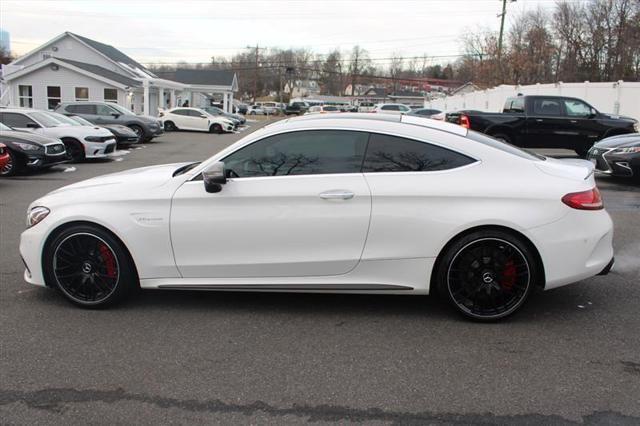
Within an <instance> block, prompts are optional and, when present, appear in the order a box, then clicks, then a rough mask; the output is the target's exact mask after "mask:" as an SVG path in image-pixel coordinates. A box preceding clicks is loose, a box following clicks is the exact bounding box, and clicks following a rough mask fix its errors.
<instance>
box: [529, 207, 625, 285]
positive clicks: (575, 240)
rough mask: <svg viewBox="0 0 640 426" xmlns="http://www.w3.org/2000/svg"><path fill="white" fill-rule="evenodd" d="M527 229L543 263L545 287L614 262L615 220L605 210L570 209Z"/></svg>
mask: <svg viewBox="0 0 640 426" xmlns="http://www.w3.org/2000/svg"><path fill="white" fill-rule="evenodd" d="M528 232H529V235H530V237H531V239H532V241H533V243H534V244H535V245H536V247H537V248H538V251H539V252H540V256H541V258H542V262H543V264H544V272H545V278H546V284H545V290H548V289H552V288H556V287H561V286H563V285H567V284H571V283H574V282H577V281H580V280H584V279H586V278H590V277H593V276H595V275H598V274H600V273H602V272H605V270H606V269H607V266H609V264H611V262H612V259H613V222H612V221H611V218H610V217H609V214H608V213H607V212H606V210H597V211H581V210H573V209H571V210H570V211H569V213H568V214H567V215H565V216H564V217H563V218H562V219H560V220H559V221H556V222H553V223H551V224H548V225H544V226H540V227H537V228H533V229H530V230H528ZM611 265H612V264H611ZM606 272H608V270H607V271H606Z"/></svg>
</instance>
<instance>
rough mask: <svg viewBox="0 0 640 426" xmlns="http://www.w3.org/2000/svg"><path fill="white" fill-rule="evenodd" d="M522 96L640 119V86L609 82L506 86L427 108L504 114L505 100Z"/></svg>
mask: <svg viewBox="0 0 640 426" xmlns="http://www.w3.org/2000/svg"><path fill="white" fill-rule="evenodd" d="M518 93H522V94H523V95H548V96H570V97H574V98H580V99H583V100H585V101H587V102H588V103H590V104H591V105H593V106H594V107H595V108H596V109H597V110H598V111H600V112H605V113H612V114H619V115H626V116H629V117H633V118H635V119H637V120H640V83H633V82H626V81H616V82H607V83H590V82H588V81H585V82H584V83H562V82H558V83H551V84H532V85H530V86H508V85H502V86H498V87H494V88H492V89H486V90H479V91H476V92H472V93H466V94H463V95H457V96H448V97H446V98H441V99H434V100H431V101H426V102H425V107H426V108H437V109H440V110H442V111H457V110H462V109H476V110H480V111H489V112H500V111H502V107H503V106H504V101H505V99H506V98H508V97H509V96H516V95H517V94H518Z"/></svg>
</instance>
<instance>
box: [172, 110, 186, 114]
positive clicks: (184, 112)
mask: <svg viewBox="0 0 640 426" xmlns="http://www.w3.org/2000/svg"><path fill="white" fill-rule="evenodd" d="M171 114H176V115H189V110H188V109H176V110H175V111H171Z"/></svg>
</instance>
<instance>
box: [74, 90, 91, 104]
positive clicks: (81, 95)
mask: <svg viewBox="0 0 640 426" xmlns="http://www.w3.org/2000/svg"><path fill="white" fill-rule="evenodd" d="M88 100H89V88H88V87H76V101H88Z"/></svg>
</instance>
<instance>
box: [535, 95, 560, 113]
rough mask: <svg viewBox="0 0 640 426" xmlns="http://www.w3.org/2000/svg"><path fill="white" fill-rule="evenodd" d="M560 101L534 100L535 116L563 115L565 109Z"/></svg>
mask: <svg viewBox="0 0 640 426" xmlns="http://www.w3.org/2000/svg"><path fill="white" fill-rule="evenodd" d="M560 102H561V101H560V100H558V99H534V101H533V113H534V114H535V115H563V109H562V106H561V104H560Z"/></svg>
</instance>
